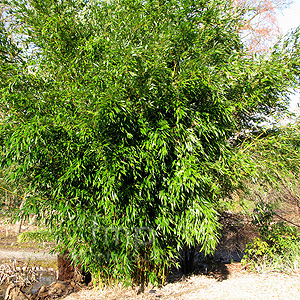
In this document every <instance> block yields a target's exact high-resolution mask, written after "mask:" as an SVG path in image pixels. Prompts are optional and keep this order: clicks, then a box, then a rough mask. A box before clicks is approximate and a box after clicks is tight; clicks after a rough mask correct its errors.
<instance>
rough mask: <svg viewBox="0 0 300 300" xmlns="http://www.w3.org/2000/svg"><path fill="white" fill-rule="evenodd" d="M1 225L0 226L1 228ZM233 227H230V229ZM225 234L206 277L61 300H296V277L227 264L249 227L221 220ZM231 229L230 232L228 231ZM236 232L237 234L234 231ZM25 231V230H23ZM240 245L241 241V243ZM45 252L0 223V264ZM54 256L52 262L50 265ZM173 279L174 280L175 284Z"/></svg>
mask: <svg viewBox="0 0 300 300" xmlns="http://www.w3.org/2000/svg"><path fill="white" fill-rule="evenodd" d="M1 225H2V226H1ZM233 225H234V226H233ZM223 226H224V228H225V229H226V230H225V232H226V234H224V235H223V237H222V240H221V243H220V245H221V246H222V247H221V248H220V249H219V254H218V255H219V256H218V259H219V263H217V265H216V268H214V269H213V270H212V271H210V272H208V273H207V274H204V273H199V274H198V275H192V276H190V277H187V278H182V277H180V276H179V277H178V276H177V278H174V280H171V281H172V282H170V281H169V282H168V283H167V284H165V285H164V286H163V287H160V288H157V287H152V288H151V287H150V288H147V289H146V290H145V293H142V294H137V289H133V288H124V287H122V286H120V285H117V286H113V287H106V288H104V289H103V290H99V289H93V288H87V289H83V290H81V291H79V292H77V293H73V294H71V295H69V296H67V297H66V298H64V299H65V300H85V299H86V300H102V299H103V300H104V299H105V300H121V299H129V300H133V299H136V300H153V299H174V300H175V299H178V300H179V299H182V300H194V299H199V300H200V299H201V300H215V299H219V300H221V299H222V300H237V299H239V300H251V299H261V300H262V299H272V300H273V299H284V300H289V299H291V300H297V299H299V300H300V273H295V274H291V275H286V274H282V273H268V274H257V273H250V272H248V271H247V270H245V269H243V267H242V265H241V263H238V262H234V263H228V262H229V261H230V260H232V259H231V254H232V253H242V252H243V250H244V247H245V243H246V242H247V240H248V238H249V237H252V236H253V235H255V233H254V232H252V230H251V227H249V226H250V225H249V224H248V223H247V222H245V220H242V219H240V218H237V217H236V216H234V215H232V216H231V215H227V216H226V219H224V224H223ZM232 228H234V230H232ZM236 229H238V230H236ZM24 230H28V228H24ZM241 241H243V242H242V243H241ZM46 252H47V251H45V249H42V248H41V247H40V245H33V244H32V243H29V244H28V245H24V244H23V245H20V244H18V243H17V238H16V235H15V234H14V233H13V228H11V229H10V228H9V230H8V231H7V227H6V225H4V224H1V222H0V263H1V259H2V260H3V259H6V260H7V259H8V258H9V255H13V257H15V258H16V257H18V255H19V256H20V255H21V256H23V258H24V255H25V256H26V255H27V256H26V257H27V258H28V256H29V255H33V256H32V257H31V258H30V259H31V260H33V259H36V260H38V259H39V260H40V261H43V259H45V258H46V257H45V256H43V255H45V253H46ZM53 262H55V256H53V258H52V264H53ZM175 279H176V280H175Z"/></svg>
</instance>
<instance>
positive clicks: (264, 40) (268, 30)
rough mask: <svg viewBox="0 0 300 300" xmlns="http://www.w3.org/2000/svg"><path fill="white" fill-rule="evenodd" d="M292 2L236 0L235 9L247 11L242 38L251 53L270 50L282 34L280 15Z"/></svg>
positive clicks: (282, 0)
mask: <svg viewBox="0 0 300 300" xmlns="http://www.w3.org/2000/svg"><path fill="white" fill-rule="evenodd" d="M291 2H292V1H286V0H235V1H234V8H235V9H236V8H238V9H246V11H247V13H246V17H245V18H244V20H243V21H242V22H241V28H240V30H241V36H242V38H243V40H244V42H245V43H246V45H247V46H248V49H249V51H250V52H251V53H257V52H265V51H267V50H269V49H270V48H271V47H272V46H273V44H274V43H275V42H276V40H277V39H278V37H279V36H280V34H281V31H280V28H279V25H278V20H277V18H278V14H279V13H280V12H281V11H282V10H283V9H285V8H287V7H288V6H289V5H290V4H291Z"/></svg>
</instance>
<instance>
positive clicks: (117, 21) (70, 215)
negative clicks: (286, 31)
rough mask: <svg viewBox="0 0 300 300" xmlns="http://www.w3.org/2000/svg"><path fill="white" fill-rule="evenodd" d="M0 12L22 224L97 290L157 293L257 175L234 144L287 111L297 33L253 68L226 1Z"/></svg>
mask: <svg viewBox="0 0 300 300" xmlns="http://www.w3.org/2000/svg"><path fill="white" fill-rule="evenodd" d="M8 4H9V6H10V8H11V12H10V13H11V14H12V15H13V18H14V22H16V24H17V25H18V26H16V27H13V28H11V29H12V30H14V35H15V36H16V37H18V38H19V39H20V38H22V44H21V43H19V47H21V46H20V45H22V47H21V48H18V47H17V44H16V43H15V44H14V47H17V48H18V49H19V52H18V54H19V56H20V58H22V59H21V60H16V61H14V62H13V63H12V64H10V63H8V62H7V61H5V59H4V60H3V66H4V68H3V72H2V75H0V76H2V78H3V81H2V82H3V86H2V90H1V102H0V103H1V109H2V111H3V113H4V123H3V125H2V126H1V136H2V140H1V145H2V151H1V153H2V163H3V164H4V165H8V166H9V165H13V166H14V168H15V169H14V173H13V174H14V176H15V178H16V179H18V178H20V177H22V178H24V179H26V181H27V182H29V184H30V185H29V189H30V191H31V194H33V195H34V196H32V197H30V198H29V199H28V200H27V203H26V205H25V208H24V210H23V212H24V214H30V213H35V214H37V215H38V216H39V218H40V219H41V220H42V221H44V222H45V223H46V225H47V226H49V228H51V229H52V230H53V232H54V234H55V236H56V237H57V241H58V243H59V249H60V250H64V249H68V250H70V251H71V254H72V258H73V259H74V260H75V261H77V262H80V263H81V264H82V265H84V266H86V267H87V268H89V270H91V271H92V272H94V273H97V272H98V273H99V274H100V276H102V277H103V278H105V277H106V278H116V279H119V280H134V281H135V282H137V283H143V282H145V281H146V282H147V281H148V280H150V281H151V282H155V281H156V282H157V281H159V280H163V278H164V277H165V274H166V273H165V271H166V269H167V268H168V267H170V266H172V265H173V264H174V263H175V257H176V255H177V253H178V251H179V250H183V249H185V248H186V247H194V246H196V245H198V244H200V245H201V246H202V250H204V251H205V252H206V253H209V252H211V251H213V249H214V247H215V245H216V243H217V240H218V235H219V223H218V207H219V200H220V199H222V198H224V197H225V196H226V195H230V194H231V192H232V191H233V190H235V189H236V188H237V187H239V186H240V185H239V183H240V182H241V181H242V180H243V179H244V178H245V177H246V176H250V175H251V174H252V173H253V169H255V168H254V167H253V164H252V163H248V162H249V161H247V163H245V162H244V163H240V162H242V159H241V157H242V156H240V155H239V153H241V149H242V147H244V145H245V142H244V139H242V138H240V136H239V137H238V138H237V133H238V132H239V133H240V132H242V131H243V130H244V132H246V130H247V128H249V126H250V125H251V122H252V123H254V122H261V121H263V120H265V119H266V116H268V115H269V113H270V112H274V113H278V114H280V113H283V112H285V111H286V110H287V105H288V97H287V96H288V93H289V89H290V88H292V87H294V86H297V85H298V75H299V73H298V66H299V55H298V51H299V50H298V44H297V43H296V40H297V38H298V31H295V33H294V34H293V35H292V36H291V40H289V41H287V44H286V45H283V46H281V45H278V47H277V48H276V50H274V51H273V53H272V54H270V55H269V56H268V58H266V57H260V58H256V59H253V58H251V57H249V55H248V54H247V52H246V51H245V50H244V47H243V44H242V42H241V38H240V35H239V29H240V28H241V23H242V22H243V20H244V19H243V18H244V16H245V15H243V14H242V13H240V15H239V16H238V17H237V13H236V12H233V11H232V4H231V3H230V2H228V1H219V0H217V1H215V0H213V1H197V2H195V1H191V0H182V1H178V0H176V1H156V0H152V1H136V0H135V1H131V0H120V1H110V2H104V1H74V0H67V1H56V0H43V1H41V0H31V1H9V3H8ZM3 28H4V29H3V30H6V29H5V27H3ZM1 39H2V40H3V42H4V43H5V41H6V40H7V39H6V36H5V35H2V36H1ZM5 49H6V50H5V51H6V52H5V53H8V52H7V51H8V50H7V48H5ZM5 55H6V54H5ZM7 66H10V67H9V68H8V67H7ZM10 69H11V70H10ZM243 151H244V150H243ZM244 161H246V160H245V159H244ZM237 167H239V168H240V169H239V170H237V169H236V168H237Z"/></svg>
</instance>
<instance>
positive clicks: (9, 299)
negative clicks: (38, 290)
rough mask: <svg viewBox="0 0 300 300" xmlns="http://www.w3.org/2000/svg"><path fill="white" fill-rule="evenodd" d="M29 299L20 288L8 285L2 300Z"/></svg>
mask: <svg viewBox="0 0 300 300" xmlns="http://www.w3.org/2000/svg"><path fill="white" fill-rule="evenodd" d="M28 299H29V297H28V296H27V295H25V294H24V293H23V292H22V290H21V288H20V287H18V286H15V285H14V284H10V285H9V286H8V287H7V289H6V292H5V296H4V300H28Z"/></svg>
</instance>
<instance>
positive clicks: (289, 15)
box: [278, 0, 300, 111]
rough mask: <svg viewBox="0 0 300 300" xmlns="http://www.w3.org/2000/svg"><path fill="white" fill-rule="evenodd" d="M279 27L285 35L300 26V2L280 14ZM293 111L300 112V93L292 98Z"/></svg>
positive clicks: (297, 0)
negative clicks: (299, 106) (298, 106)
mask: <svg viewBox="0 0 300 300" xmlns="http://www.w3.org/2000/svg"><path fill="white" fill-rule="evenodd" d="M278 22H279V27H280V29H281V31H282V33H283V34H285V33H287V32H288V31H289V30H290V29H292V28H295V27H298V26H300V0H294V1H293V3H292V4H291V5H290V6H289V7H288V8H287V9H285V10H283V11H282V12H279V13H278ZM291 100H292V102H291V110H293V111H294V110H296V109H297V111H299V108H297V103H300V93H299V92H298V93H297V94H296V95H293V96H291Z"/></svg>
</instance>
